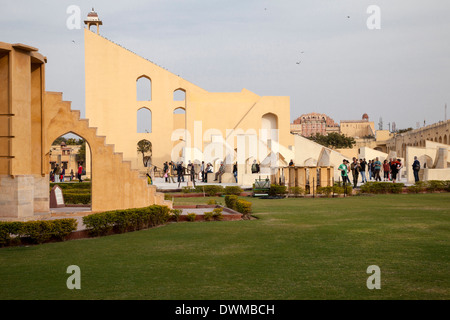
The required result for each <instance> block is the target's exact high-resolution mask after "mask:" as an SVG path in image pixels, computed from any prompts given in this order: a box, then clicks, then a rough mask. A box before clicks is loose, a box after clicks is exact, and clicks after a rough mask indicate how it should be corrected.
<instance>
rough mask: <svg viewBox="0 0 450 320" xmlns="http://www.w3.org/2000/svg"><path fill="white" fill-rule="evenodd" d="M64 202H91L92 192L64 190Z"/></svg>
mask: <svg viewBox="0 0 450 320" xmlns="http://www.w3.org/2000/svg"><path fill="white" fill-rule="evenodd" d="M63 197H64V203H66V204H90V203H91V194H90V193H72V192H63Z"/></svg>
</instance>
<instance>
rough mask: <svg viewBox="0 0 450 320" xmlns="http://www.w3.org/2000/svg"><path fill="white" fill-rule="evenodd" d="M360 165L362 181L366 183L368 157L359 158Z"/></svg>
mask: <svg viewBox="0 0 450 320" xmlns="http://www.w3.org/2000/svg"><path fill="white" fill-rule="evenodd" d="M359 166H360V167H361V171H360V173H361V183H365V182H367V178H366V166H367V162H366V158H364V159H359Z"/></svg>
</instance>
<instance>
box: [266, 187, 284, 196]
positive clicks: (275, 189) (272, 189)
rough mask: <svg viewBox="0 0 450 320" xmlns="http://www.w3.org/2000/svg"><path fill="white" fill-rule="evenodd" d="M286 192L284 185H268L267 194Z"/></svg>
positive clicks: (274, 194) (276, 194) (281, 194)
mask: <svg viewBox="0 0 450 320" xmlns="http://www.w3.org/2000/svg"><path fill="white" fill-rule="evenodd" d="M287 193H288V191H287V187H286V186H284V185H277V184H272V185H270V189H269V196H285V195H286V194H287Z"/></svg>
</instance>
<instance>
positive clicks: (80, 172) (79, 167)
mask: <svg viewBox="0 0 450 320" xmlns="http://www.w3.org/2000/svg"><path fill="white" fill-rule="evenodd" d="M82 174H83V166H82V165H81V163H80V164H79V166H78V181H79V182H82V181H83V180H81V175H82Z"/></svg>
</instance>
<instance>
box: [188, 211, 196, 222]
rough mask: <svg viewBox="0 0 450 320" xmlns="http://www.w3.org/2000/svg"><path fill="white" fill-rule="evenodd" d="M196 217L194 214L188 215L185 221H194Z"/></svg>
mask: <svg viewBox="0 0 450 320" xmlns="http://www.w3.org/2000/svg"><path fill="white" fill-rule="evenodd" d="M196 216H197V215H196V214H195V213H188V214H187V219H188V221H191V222H192V221H195V217H196Z"/></svg>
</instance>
